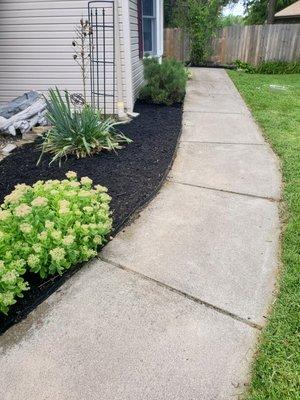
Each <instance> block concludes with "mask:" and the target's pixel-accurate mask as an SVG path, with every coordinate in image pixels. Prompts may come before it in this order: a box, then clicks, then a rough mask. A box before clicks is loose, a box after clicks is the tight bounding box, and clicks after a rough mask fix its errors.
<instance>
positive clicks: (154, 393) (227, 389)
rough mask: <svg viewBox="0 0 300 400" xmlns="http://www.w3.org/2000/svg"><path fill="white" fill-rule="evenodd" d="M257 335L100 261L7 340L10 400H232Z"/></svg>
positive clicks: (3, 363) (3, 380) (1, 392)
mask: <svg viewBox="0 0 300 400" xmlns="http://www.w3.org/2000/svg"><path fill="white" fill-rule="evenodd" d="M255 336H256V332H255V330H254V329H252V328H250V327H249V326H247V325H245V324H243V323H241V322H238V321H235V320H234V319H232V318H230V317H227V316H224V315H222V314H220V313H217V312H215V311H214V310H211V309H208V308H207V307H205V306H202V305H200V304H196V303H194V302H191V301H189V300H188V299H186V298H184V297H183V296H181V295H178V294H176V293H173V292H171V291H169V290H166V289H164V288H162V287H159V286H157V285H153V283H152V282H149V281H145V280H143V279H140V278H139V277H137V276H135V275H134V274H131V273H128V272H125V271H122V270H120V269H118V268H112V267H111V266H109V265H107V264H104V263H99V262H94V263H93V264H92V265H90V266H87V267H86V268H84V269H83V271H81V272H80V273H79V274H78V275H76V277H73V278H72V279H71V280H70V281H69V282H68V283H67V284H66V285H65V286H64V288H63V290H62V291H61V292H60V293H59V292H57V293H56V294H55V295H53V296H51V298H50V299H48V300H47V301H46V302H44V303H43V304H42V305H41V306H39V307H38V309H37V310H35V312H33V313H32V314H31V316H30V317H29V318H27V320H26V321H24V322H22V323H21V324H20V325H18V326H15V327H13V328H12V329H11V330H10V331H9V332H7V333H6V334H5V336H4V338H2V354H1V358H0V370H1V374H0V398H1V400H21V399H22V400H37V399H39V400H46V399H47V400H48V399H49V400H50V399H51V400H83V399H84V400H159V399H161V400H174V399H178V400H179V399H180V400H182V399H188V400H199V399H201V400H212V399H214V400H227V399H232V398H234V396H235V395H237V394H238V393H240V391H241V388H243V385H244V383H245V379H246V376H247V370H248V363H249V360H250V359H251V353H252V350H253V346H254V342H255Z"/></svg>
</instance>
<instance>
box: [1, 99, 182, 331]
mask: <svg viewBox="0 0 300 400" xmlns="http://www.w3.org/2000/svg"><path fill="white" fill-rule="evenodd" d="M135 111H136V112H138V113H140V116H139V117H137V118H135V119H134V120H133V121H132V122H130V123H129V124H124V125H120V126H119V129H120V130H121V131H122V132H123V133H124V134H125V135H126V136H128V137H129V138H130V139H132V140H133V142H132V143H130V144H128V145H126V146H125V147H124V148H123V149H121V150H118V153H117V154H116V153H113V152H112V153H109V152H102V153H99V154H97V155H94V156H93V157H89V158H83V159H77V158H75V157H69V158H68V159H67V160H66V161H65V162H63V163H62V164H61V167H59V166H58V164H57V163H56V164H52V165H50V166H49V162H50V160H51V158H50V156H48V155H45V156H44V157H43V159H42V162H41V163H40V164H39V165H38V166H37V165H36V163H37V160H38V158H39V155H40V149H39V144H38V141H36V142H34V143H30V144H26V145H24V146H22V147H20V148H17V149H16V150H14V151H13V152H12V154H11V155H9V156H8V157H6V158H5V159H4V160H2V161H1V162H0V203H2V202H3V199H4V196H6V195H7V194H9V193H10V192H11V191H12V190H13V188H14V186H15V185H16V184H17V183H26V184H29V185H31V184H33V183H35V182H36V181H38V180H40V179H42V180H47V179H64V177H65V173H66V172H67V171H70V170H71V171H75V172H77V174H78V176H79V177H82V176H89V177H90V178H91V179H93V181H94V183H95V184H101V185H103V186H106V187H107V188H108V193H109V194H110V195H111V197H112V202H111V209H112V212H113V221H114V222H113V228H114V230H113V233H112V234H113V235H114V234H116V233H117V232H118V231H119V230H120V229H122V228H123V227H124V225H125V224H126V222H127V221H128V220H129V219H130V218H131V217H132V216H133V215H134V213H135V212H136V211H137V210H139V209H141V208H142V207H143V206H144V205H145V204H147V202H148V201H149V200H150V199H151V198H152V197H153V196H154V195H155V193H156V192H157V191H158V189H159V188H160V186H161V184H162V182H163V181H164V178H165V176H166V174H167V172H168V170H169V168H170V166H171V164H172V161H173V156H174V153H175V150H176V146H177V142H178V138H179V135H180V132H181V122H182V107H181V105H180V104H176V105H174V106H161V105H149V104H144V103H137V104H136V107H135ZM80 267H81V266H80V265H77V266H76V267H74V268H73V269H72V270H69V271H67V272H66V273H65V274H64V275H63V276H53V277H48V278H47V279H44V280H42V279H40V278H39V277H38V276H37V275H34V274H30V273H28V274H27V275H26V276H24V278H25V279H26V280H27V281H28V282H29V284H30V288H31V289H30V290H29V291H28V292H26V293H25V295H24V298H22V299H19V300H18V302H17V304H15V305H14V306H12V307H11V308H10V311H9V314H8V315H7V316H3V315H1V316H0V333H3V332H4V331H5V330H7V329H8V328H9V327H10V326H11V325H13V324H14V323H16V322H18V321H20V320H21V319H23V318H25V317H26V315H28V313H29V312H30V311H32V310H33V309H34V308H35V307H36V306H37V305H38V304H40V303H41V302H42V301H43V300H44V299H46V298H47V297H48V296H49V295H50V294H51V293H53V292H54V291H55V290H56V289H57V288H58V287H60V286H61V285H62V284H63V282H64V281H65V280H66V279H68V278H69V277H70V276H72V275H73V274H74V273H75V272H76V271H77V270H78V269H79V268H80Z"/></svg>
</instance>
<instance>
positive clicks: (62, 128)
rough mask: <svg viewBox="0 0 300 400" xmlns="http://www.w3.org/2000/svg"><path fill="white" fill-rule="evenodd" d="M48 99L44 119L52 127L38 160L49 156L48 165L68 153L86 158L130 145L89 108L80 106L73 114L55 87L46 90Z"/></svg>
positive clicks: (110, 123)
mask: <svg viewBox="0 0 300 400" xmlns="http://www.w3.org/2000/svg"><path fill="white" fill-rule="evenodd" d="M49 97H50V100H47V99H46V102H47V110H48V114H47V118H48V120H49V122H50V123H51V125H53V127H52V128H51V129H50V130H49V131H48V132H47V133H46V134H45V136H44V137H43V144H42V154H41V157H42V155H43V153H45V152H48V153H51V154H53V158H52V161H51V162H53V161H55V160H59V161H61V159H62V158H63V157H67V156H68V155H69V154H75V155H76V156H77V157H86V156H89V155H92V154H94V153H98V152H100V151H101V150H103V149H105V150H109V151H111V150H116V149H121V148H122V146H121V143H130V142H131V140H130V139H128V138H127V137H126V136H125V135H123V134H122V133H120V132H118V131H117V130H116V128H115V125H116V122H115V121H114V120H113V119H112V118H103V117H101V115H100V113H99V112H98V111H96V110H94V109H93V108H92V107H90V106H88V105H84V106H83V108H82V109H81V110H80V111H78V110H74V111H73V110H72V109H71V105H70V95H69V93H68V92H67V91H65V93H64V98H63V97H62V96H61V94H60V92H59V90H58V89H57V88H56V89H55V90H54V89H50V90H49ZM41 157H40V159H41Z"/></svg>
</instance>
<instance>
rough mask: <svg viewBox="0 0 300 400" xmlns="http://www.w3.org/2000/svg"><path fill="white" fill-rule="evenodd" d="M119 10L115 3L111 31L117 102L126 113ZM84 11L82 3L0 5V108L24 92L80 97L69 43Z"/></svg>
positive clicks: (50, 0) (34, 0)
mask: <svg viewBox="0 0 300 400" xmlns="http://www.w3.org/2000/svg"><path fill="white" fill-rule="evenodd" d="M100 4H101V3H100ZM122 4H124V3H122V2H121V1H119V5H118V20H119V23H118V27H117V25H116V29H117V34H118V35H119V36H118V37H119V40H120V64H121V65H120V66H119V71H121V73H122V79H121V80H122V83H121V88H122V94H120V95H119V99H120V97H123V99H122V100H123V101H124V104H125V107H126V102H127V99H126V93H128V92H127V91H126V86H125V85H126V77H125V76H124V75H125V70H126V69H125V57H124V37H123V23H124V21H123V20H122V18H123V9H122V7H123V6H122ZM87 6H88V1H87V0H0V104H1V103H4V102H7V101H9V100H11V99H12V98H14V97H16V96H18V95H20V94H22V93H24V92H25V91H28V90H37V91H39V92H41V93H46V92H47V90H48V89H49V87H53V86H57V87H58V88H59V89H67V90H69V91H70V92H82V81H81V74H80V70H79V67H78V66H77V64H76V63H75V62H74V60H73V58H72V54H73V49H72V46H71V42H72V39H73V37H74V27H75V25H77V24H78V23H79V20H80V18H84V19H87ZM108 79H109V77H108ZM108 82H109V80H108ZM110 82H111V83H112V77H111V81H110ZM100 89H101V84H100Z"/></svg>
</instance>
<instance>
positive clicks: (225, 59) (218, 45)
mask: <svg viewBox="0 0 300 400" xmlns="http://www.w3.org/2000/svg"><path fill="white" fill-rule="evenodd" d="M172 31H173V32H172ZM165 56H166V57H169V58H176V59H179V60H181V61H188V60H189V41H188V38H187V37H186V35H185V34H183V33H182V32H181V30H180V29H165ZM299 59H300V24H274V25H247V26H238V25H234V26H228V27H225V28H223V29H221V30H220V31H219V32H218V34H217V35H216V37H215V38H213V39H212V56H211V58H210V60H208V61H212V62H214V63H217V64H232V63H233V62H234V61H235V60H241V61H245V62H249V63H251V64H254V65H256V64H258V63H259V62H260V61H266V60H286V61H296V60H299Z"/></svg>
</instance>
